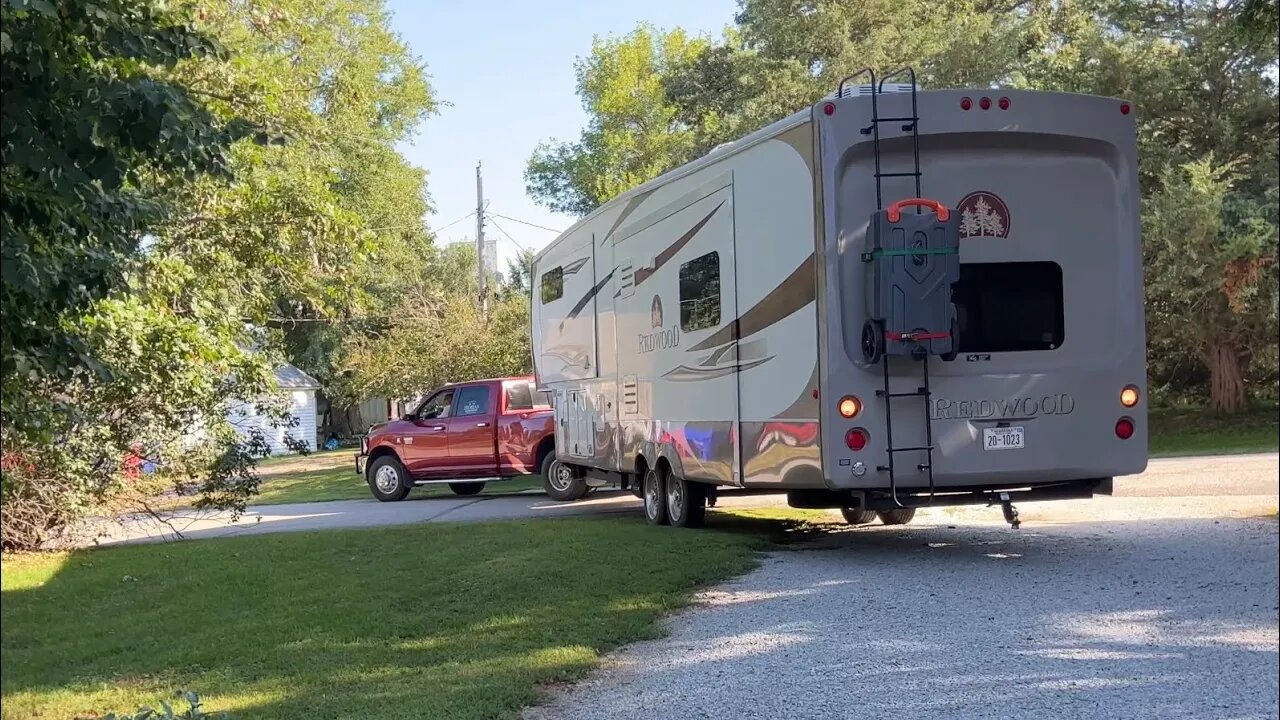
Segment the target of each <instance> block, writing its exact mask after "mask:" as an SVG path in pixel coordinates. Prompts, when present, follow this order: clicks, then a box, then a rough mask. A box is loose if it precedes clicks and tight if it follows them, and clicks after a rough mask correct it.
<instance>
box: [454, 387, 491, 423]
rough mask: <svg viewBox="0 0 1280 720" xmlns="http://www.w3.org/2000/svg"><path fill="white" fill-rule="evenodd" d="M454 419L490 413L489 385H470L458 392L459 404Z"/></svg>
mask: <svg viewBox="0 0 1280 720" xmlns="http://www.w3.org/2000/svg"><path fill="white" fill-rule="evenodd" d="M455 407H456V410H455V411H454V413H453V416H454V417H466V416H468V415H483V414H485V413H487V412H488V411H489V387H488V386H487V385H470V386H468V387H464V388H462V389H461V390H459V391H458V402H457V403H455Z"/></svg>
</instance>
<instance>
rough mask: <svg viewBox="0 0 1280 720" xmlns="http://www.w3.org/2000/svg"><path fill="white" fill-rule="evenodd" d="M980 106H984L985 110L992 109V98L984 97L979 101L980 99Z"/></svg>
mask: <svg viewBox="0 0 1280 720" xmlns="http://www.w3.org/2000/svg"><path fill="white" fill-rule="evenodd" d="M978 107H980V108H982V109H983V110H990V109H991V98H987V97H984V98H982V99H981V100H979V101H978Z"/></svg>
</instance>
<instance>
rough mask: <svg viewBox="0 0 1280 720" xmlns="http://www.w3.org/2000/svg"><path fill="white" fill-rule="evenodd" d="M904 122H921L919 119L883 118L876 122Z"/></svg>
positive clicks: (877, 119)
mask: <svg viewBox="0 0 1280 720" xmlns="http://www.w3.org/2000/svg"><path fill="white" fill-rule="evenodd" d="M903 121H910V122H920V118H918V117H882V118H876V122H903Z"/></svg>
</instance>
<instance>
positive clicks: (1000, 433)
mask: <svg viewBox="0 0 1280 720" xmlns="http://www.w3.org/2000/svg"><path fill="white" fill-rule="evenodd" d="M1024 442H1026V434H1025V433H1023V432H1022V426H1021V425H1018V426H1015V427H998V428H983V429H982V449H983V450H1021V449H1022V447H1023V443H1024Z"/></svg>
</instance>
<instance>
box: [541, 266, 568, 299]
mask: <svg viewBox="0 0 1280 720" xmlns="http://www.w3.org/2000/svg"><path fill="white" fill-rule="evenodd" d="M563 295H564V268H563V267H557V268H553V269H551V270H548V271H546V272H545V273H543V274H542V304H543V305H546V304H547V303H549V302H553V301H555V300H559V299H560V297H561V296H563Z"/></svg>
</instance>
